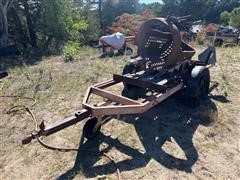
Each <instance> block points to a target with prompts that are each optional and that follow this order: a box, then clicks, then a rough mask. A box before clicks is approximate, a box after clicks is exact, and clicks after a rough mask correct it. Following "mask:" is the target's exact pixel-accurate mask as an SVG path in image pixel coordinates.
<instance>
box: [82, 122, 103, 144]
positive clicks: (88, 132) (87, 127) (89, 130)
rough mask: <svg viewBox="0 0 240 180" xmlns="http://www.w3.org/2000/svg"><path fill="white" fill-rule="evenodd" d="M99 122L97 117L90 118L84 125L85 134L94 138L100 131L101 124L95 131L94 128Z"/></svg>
mask: <svg viewBox="0 0 240 180" xmlns="http://www.w3.org/2000/svg"><path fill="white" fill-rule="evenodd" d="M96 124H97V118H92V119H89V120H88V121H87V122H86V123H85V124H84V126H83V136H84V137H85V138H87V139H89V140H91V139H94V138H95V137H96V136H97V135H98V134H99V133H100V129H101V126H100V127H99V128H98V129H97V131H96V132H95V133H94V132H93V128H94V127H95V125H96Z"/></svg>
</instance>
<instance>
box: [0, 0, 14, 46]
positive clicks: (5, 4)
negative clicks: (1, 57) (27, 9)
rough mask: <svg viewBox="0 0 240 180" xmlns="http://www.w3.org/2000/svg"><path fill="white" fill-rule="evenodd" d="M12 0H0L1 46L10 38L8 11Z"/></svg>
mask: <svg viewBox="0 0 240 180" xmlns="http://www.w3.org/2000/svg"><path fill="white" fill-rule="evenodd" d="M11 2H12V0H0V47H3V46H5V45H6V44H7V40H8V19H7V13H8V10H9V8H10V5H11Z"/></svg>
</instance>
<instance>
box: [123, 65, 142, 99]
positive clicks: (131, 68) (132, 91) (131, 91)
mask: <svg viewBox="0 0 240 180" xmlns="http://www.w3.org/2000/svg"><path fill="white" fill-rule="evenodd" d="M136 72H137V65H136V63H134V62H128V63H127V64H126V65H125V66H124V68H123V72H122V75H125V74H133V73H136ZM123 85H124V88H123V91H122V96H125V97H128V98H131V99H138V97H141V96H143V94H144V93H145V89H144V88H141V87H138V86H134V85H132V84H127V83H123Z"/></svg>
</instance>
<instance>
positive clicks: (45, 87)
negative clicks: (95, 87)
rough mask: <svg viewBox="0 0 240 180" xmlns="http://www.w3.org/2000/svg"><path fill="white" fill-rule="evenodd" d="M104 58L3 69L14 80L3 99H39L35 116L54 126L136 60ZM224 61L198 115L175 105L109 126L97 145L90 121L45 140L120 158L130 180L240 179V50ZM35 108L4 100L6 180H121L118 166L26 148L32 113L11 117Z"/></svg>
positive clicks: (2, 86)
mask: <svg viewBox="0 0 240 180" xmlns="http://www.w3.org/2000/svg"><path fill="white" fill-rule="evenodd" d="M203 48H204V47H200V46H199V47H197V51H198V52H199V51H201V50H202V49H203ZM97 56H98V54H97V52H95V51H94V50H92V49H86V50H84V51H83V53H81V55H80V56H79V58H78V60H76V61H73V62H64V60H63V59H62V58H61V57H56V56H55V57H43V58H42V59H38V61H32V60H29V62H28V61H26V62H25V65H24V66H19V64H18V65H16V66H14V65H12V64H11V63H3V62H2V63H1V67H3V69H7V70H9V73H10V76H9V77H8V78H6V79H4V80H3V81H2V82H0V95H19V96H27V97H34V98H36V99H37V104H36V105H35V106H33V107H32V110H33V112H34V113H35V114H36V117H37V119H38V121H39V122H40V121H42V120H45V122H46V124H51V123H52V122H55V121H57V120H60V119H63V118H65V117H67V116H70V115H72V114H73V113H74V112H75V111H77V110H78V109H80V108H81V101H82V99H83V95H84V93H85V91H86V88H87V87H88V86H89V85H91V84H94V83H97V82H101V81H103V80H106V79H109V78H111V74H112V73H121V70H122V67H123V65H124V64H125V63H126V60H127V59H128V57H116V58H106V59H102V60H99V59H98V58H96V57H97ZM217 59H218V63H217V65H216V66H215V67H213V68H212V69H211V89H210V94H209V98H208V99H207V100H205V101H204V102H202V104H201V106H200V107H198V108H191V107H187V106H184V105H183V102H179V101H176V100H175V98H169V99H167V100H165V101H164V102H163V103H161V104H160V105H158V106H157V107H155V108H152V109H151V110H150V111H148V112H146V113H144V114H140V115H131V116H130V115H128V116H120V117H113V118H111V119H109V120H108V121H107V122H106V123H104V125H103V126H102V129H101V133H100V135H99V136H98V137H97V138H96V139H94V140H92V141H86V140H84V139H83V138H82V137H81V135H82V127H83V124H84V123H83V122H81V123H78V124H76V125H74V126H72V127H70V128H67V129H66V130H64V131H61V132H59V133H56V134H54V135H52V136H50V137H46V138H45V139H44V140H45V141H46V142H48V143H50V144H52V145H55V146H59V147H82V148H88V149H91V150H97V151H102V152H105V153H107V154H108V155H110V156H111V157H113V158H114V160H115V161H116V163H117V165H118V167H119V169H120V171H121V175H122V178H123V179H204V180H205V179H224V180H225V179H233V180H238V179H240V156H239V154H240V130H239V128H240V110H239V109H240V93H239V91H240V77H239V75H240V74H239V73H240V48H239V47H233V48H218V49H217ZM31 103H32V102H31V101H30V100H28V101H27V100H21V99H19V98H13V99H12V98H0V138H1V141H0V142H1V149H0V179H4V180H5V179H59V180H61V179H116V172H115V171H116V169H115V166H114V164H113V163H112V162H110V161H109V160H108V159H106V158H105V157H102V156H100V155H97V154H91V153H86V152H79V153H75V152H69V153H63V152H57V151H50V150H47V149H44V148H43V147H41V146H40V145H39V144H38V143H37V142H36V141H33V142H32V143H31V144H29V145H25V146H24V145H22V144H21V140H22V139H23V138H24V137H25V136H26V135H28V134H29V133H30V132H31V131H32V130H33V128H34V127H33V124H32V122H31V118H30V117H29V116H28V115H27V113H25V112H24V111H18V112H15V113H13V114H6V111H7V109H8V108H9V107H11V106H13V105H17V104H25V105H29V104H31Z"/></svg>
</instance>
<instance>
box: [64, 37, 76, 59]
mask: <svg viewBox="0 0 240 180" xmlns="http://www.w3.org/2000/svg"><path fill="white" fill-rule="evenodd" d="M79 48H80V43H79V42H73V41H68V42H67V43H66V44H65V46H64V48H63V58H64V61H66V62H69V61H73V60H74V59H75V58H76V57H77V55H78V54H79Z"/></svg>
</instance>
